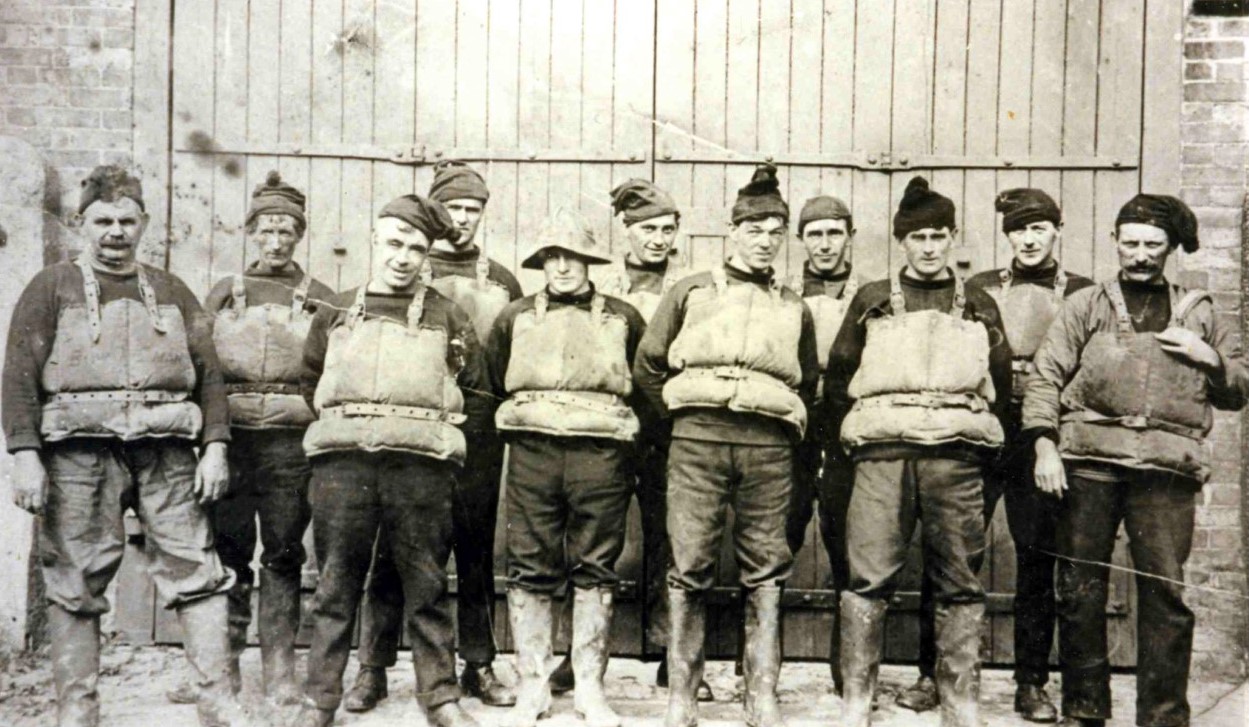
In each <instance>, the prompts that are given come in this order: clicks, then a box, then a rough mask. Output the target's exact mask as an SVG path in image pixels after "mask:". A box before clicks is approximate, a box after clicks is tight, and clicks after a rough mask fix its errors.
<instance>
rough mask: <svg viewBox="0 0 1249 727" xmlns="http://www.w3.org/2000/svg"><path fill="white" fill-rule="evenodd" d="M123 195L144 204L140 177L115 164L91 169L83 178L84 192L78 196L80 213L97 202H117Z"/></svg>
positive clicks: (142, 208)
mask: <svg viewBox="0 0 1249 727" xmlns="http://www.w3.org/2000/svg"><path fill="white" fill-rule="evenodd" d="M122 197H129V198H130V199H133V200H134V201H135V203H136V204H138V205H139V209H141V210H143V211H144V212H146V211H147V208H146V207H144V206H143V183H142V182H140V181H139V178H138V177H136V176H134V175H132V174H130V172H127V171H126V170H125V169H122V168H121V167H119V166H115V165H113V164H103V165H101V166H98V167H96V168H95V169H92V170H91V174H89V175H87V178H86V179H84V180H82V193H81V195H80V196H79V198H78V214H82V213H83V212H84V211H86V209H87V208H88V207H90V206H91V205H92V204H94V203H95V202H100V201H103V202H116V201H117V200H119V199H121V198H122Z"/></svg>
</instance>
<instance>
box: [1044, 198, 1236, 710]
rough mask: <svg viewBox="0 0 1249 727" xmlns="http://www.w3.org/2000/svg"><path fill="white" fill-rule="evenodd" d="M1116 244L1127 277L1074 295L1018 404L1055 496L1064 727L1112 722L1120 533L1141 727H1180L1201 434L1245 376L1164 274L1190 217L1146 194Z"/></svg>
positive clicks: (1213, 324)
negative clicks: (1128, 571) (1111, 624)
mask: <svg viewBox="0 0 1249 727" xmlns="http://www.w3.org/2000/svg"><path fill="white" fill-rule="evenodd" d="M1114 240H1115V246H1116V249H1117V251H1118V254H1119V267H1120V270H1119V274H1118V275H1117V276H1116V277H1115V278H1114V279H1113V280H1110V281H1107V282H1104V283H1101V284H1099V285H1096V286H1094V287H1090V288H1086V289H1084V290H1082V291H1080V292H1078V293H1076V294H1075V295H1073V296H1071V297H1070V298H1068V299H1067V303H1066V305H1065V306H1064V307H1063V310H1062V312H1061V313H1060V314H1059V316H1058V318H1057V319H1056V320H1055V321H1054V325H1053V326H1052V327H1051V328H1050V330H1049V333H1048V334H1047V335H1046V337H1045V340H1044V342H1043V343H1042V344H1041V347H1040V348H1039V349H1038V350H1037V353H1036V359H1035V364H1036V374H1035V375H1034V376H1033V377H1032V378H1030V379H1029V381H1028V388H1027V393H1026V394H1025V397H1024V403H1023V427H1024V430H1025V432H1027V433H1029V434H1031V435H1033V436H1035V437H1036V439H1035V450H1036V469H1035V477H1036V484H1037V487H1039V488H1040V489H1041V490H1043V491H1045V492H1047V493H1050V494H1051V495H1055V496H1059V497H1061V498H1062V506H1061V509H1060V512H1059V518H1058V535H1057V540H1058V550H1057V552H1058V554H1059V559H1058V587H1057V588H1058V621H1059V630H1058V645H1059V653H1060V656H1061V661H1062V669H1063V679H1062V691H1063V701H1062V711H1063V715H1064V717H1065V718H1066V719H1065V722H1064V723H1065V724H1070V725H1102V724H1104V723H1105V721H1106V720H1107V719H1109V718H1110V664H1109V661H1108V660H1107V644H1106V598H1107V580H1108V578H1109V571H1108V570H1107V569H1106V567H1105V566H1104V565H1102V564H1103V563H1109V562H1110V557H1111V553H1112V551H1113V549H1114V544H1115V534H1116V532H1117V531H1118V530H1119V524H1120V522H1123V523H1124V524H1125V525H1126V530H1127V532H1128V538H1129V547H1130V552H1131V554H1132V564H1133V566H1134V567H1135V568H1136V569H1137V571H1138V575H1137V576H1136V586H1137V598H1138V603H1139V610H1138V611H1137V645H1136V660H1137V661H1136V663H1137V677H1136V695H1137V697H1136V724H1138V725H1142V726H1143V727H1161V726H1162V725H1186V724H1188V721H1189V717H1190V715H1189V706H1188V698H1187V689H1188V667H1189V662H1190V659H1191V656H1192V645H1193V612H1192V611H1191V610H1189V608H1188V607H1187V606H1186V605H1185V604H1184V591H1183V589H1184V586H1183V585H1182V583H1183V581H1184V562H1185V561H1186V560H1188V554H1189V551H1190V549H1191V547H1192V542H1193V517H1194V508H1195V500H1196V497H1197V494H1198V493H1199V492H1200V491H1201V486H1202V484H1203V483H1204V482H1205V481H1206V479H1207V478H1208V477H1209V475H1210V459H1209V450H1208V449H1207V447H1206V444H1205V437H1206V435H1207V434H1209V432H1210V427H1211V425H1212V421H1213V415H1212V409H1221V410H1226V411H1234V410H1237V409H1240V408H1242V407H1243V406H1244V405H1245V401H1246V397H1249V373H1247V372H1246V370H1245V365H1244V362H1243V360H1242V358H1241V350H1240V346H1239V345H1238V344H1237V343H1236V342H1235V341H1234V337H1233V335H1232V334H1231V332H1230V331H1229V330H1227V328H1225V327H1224V326H1223V325H1222V324H1221V323H1220V319H1219V317H1218V316H1217V315H1216V311H1215V308H1214V303H1213V302H1212V301H1211V299H1210V296H1209V295H1207V294H1206V293H1204V292H1202V291H1199V290H1186V289H1184V288H1183V287H1181V286H1179V285H1176V284H1174V283H1171V282H1169V281H1168V280H1167V279H1166V276H1165V274H1164V266H1165V264H1166V261H1167V258H1168V257H1170V256H1171V254H1172V252H1173V251H1174V250H1175V249H1176V248H1177V247H1180V248H1183V249H1184V251H1185V252H1189V253H1191V252H1194V251H1195V250H1196V249H1197V246H1198V238H1197V219H1196V218H1195V217H1194V216H1193V213H1192V211H1191V210H1189V209H1188V206H1187V205H1185V204H1184V203H1183V202H1181V201H1180V200H1178V199H1176V198H1174V197H1168V196H1163V195H1153V194H1139V195H1137V196H1136V197H1134V198H1132V199H1131V200H1130V201H1129V202H1128V203H1127V204H1125V205H1124V206H1123V208H1122V209H1120V210H1119V215H1118V217H1117V218H1116V220H1115V232H1114ZM1055 440H1057V441H1055Z"/></svg>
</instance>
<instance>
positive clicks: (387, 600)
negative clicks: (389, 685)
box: [357, 432, 503, 668]
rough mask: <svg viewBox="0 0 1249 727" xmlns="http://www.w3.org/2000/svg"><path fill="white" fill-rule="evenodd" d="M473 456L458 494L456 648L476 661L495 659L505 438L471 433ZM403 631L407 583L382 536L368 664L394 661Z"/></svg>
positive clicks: (365, 608) (368, 617)
mask: <svg viewBox="0 0 1249 727" xmlns="http://www.w3.org/2000/svg"><path fill="white" fill-rule="evenodd" d="M467 440H468V458H467V460H466V461H465V464H464V467H463V468H462V469H461V470H460V471H459V472H457V473H456V476H455V493H454V494H453V496H452V506H453V509H452V512H451V521H452V548H453V550H454V552H455V575H456V612H455V621H456V634H457V637H458V639H457V642H456V648H457V650H458V651H459V654H460V657H461V658H463V659H464V660H465V661H467V662H469V663H473V664H489V663H491V662H493V661H494V657H495V654H496V653H498V647H497V645H496V644H495V640H494V598H495V590H494V531H495V524H496V522H497V520H498V512H499V479H500V477H501V476H502V474H503V440H502V439H500V437H499V436H498V434H496V433H494V432H469V433H468V434H467ZM402 630H403V586H402V584H401V583H400V580H399V572H398V570H397V568H396V567H395V560H394V556H393V555H392V554H391V550H390V543H389V541H388V540H387V538H386V537H385V535H384V534H381V535H379V537H378V540H377V549H376V555H375V557H374V559H373V566H372V569H371V571H370V573H369V578H368V581H367V583H366V586H365V592H364V600H363V601H362V602H361V604H360V648H359V651H358V653H357V657H358V658H359V660H360V663H361V664H363V665H364V666H371V667H380V668H384V667H388V666H393V665H394V663H395V661H396V659H397V657H398V651H399V636H400V632H401V631H402Z"/></svg>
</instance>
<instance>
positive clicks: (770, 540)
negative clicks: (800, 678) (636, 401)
mask: <svg viewBox="0 0 1249 727" xmlns="http://www.w3.org/2000/svg"><path fill="white" fill-rule="evenodd" d="M788 221H789V207H788V205H786V204H785V200H784V199H782V198H781V193H780V189H779V184H778V182H777V179H776V167H774V166H772V165H767V166H763V167H760V168H758V169H757V170H756V171H755V173H754V176H753V178H752V179H751V181H750V183H749V184H747V185H746V186H745V187H742V189H741V190H739V192H738V196H737V201H736V202H735V203H734V205H733V210H732V223H731V225H730V226H729V243H730V248H731V250H732V254H731V255H730V257H729V259H728V260H726V261H725V262H724V264H723V265H721V266H717V267H715V268H712V269H711V270H710V271H708V272H703V273H697V274H695V275H691V276H689V277H687V278H685V279H683V280H681V281H680V282H679V283H677V284H676V286H674V287H673V288H672V289H671V290H669V291H668V292H667V293H666V294H665V295H664V298H663V300H661V301H660V303H659V308H658V310H657V311H656V312H655V316H654V318H653V319H652V320H651V324H650V327H649V328H648V329H647V331H646V336H645V337H644V338H643V339H642V344H641V348H640V349H639V350H638V357H637V361H636V362H635V364H634V367H633V377H634V380H635V381H636V382H637V384H638V386H639V388H640V389H641V390H642V391H643V392H644V393H645V394H646V395H647V397H648V398H649V399H650V400H651V402H652V403H653V405H654V406H655V407H656V408H657V409H658V411H660V412H661V413H662V415H663V416H664V417H665V418H671V419H672V446H671V449H670V450H669V453H668V532H669V534H670V536H671V540H672V549H673V553H672V559H673V565H672V569H671V570H670V571H669V573H668V587H669V597H670V613H671V626H670V630H671V636H670V638H669V642H668V680H669V691H668V713H667V717H666V719H665V723H664V724H665V725H667V727H689V726H690V725H695V724H697V723H698V704H697V701H696V690H697V687H698V685H699V683H700V682H701V681H702V673H703V653H704V652H703V638H704V630H705V624H706V608H707V604H706V597H707V592H708V591H710V590H711V588H712V586H714V585H715V573H716V557H717V556H718V555H719V552H720V542H721V538H722V536H723V534H724V524H725V508H726V506H728V505H729V504H732V507H733V511H734V516H735V518H736V521H735V522H736V524H735V528H734V534H733V535H734V537H733V540H734V547H735V550H736V556H737V565H738V569H739V573H740V578H741V583H742V586H743V587H744V589H745V591H746V613H745V649H744V651H745V654H744V660H743V666H744V675H745V695H744V702H745V711H746V722H747V724H749V725H752V727H775V726H776V725H780V724H782V719H781V714H780V705H779V702H778V700H777V696H776V682H777V677H778V675H779V673H780V666H781V651H780V606H781V586H782V585H783V584H784V583H785V579H786V578H788V577H789V573H790V569H791V567H792V564H793V556H792V554H791V553H790V550H789V545H788V543H786V541H785V518H786V513H787V511H788V509H789V500H790V486H791V485H790V481H791V479H792V477H793V468H794V461H793V460H794V456H793V452H794V445H795V444H797V443H798V442H800V441H802V439H803V435H804V434H805V431H806V426H807V411H808V407H809V406H810V404H811V403H812V400H813V399H814V397H815V389H816V385H817V382H818V379H819V357H818V354H817V353H816V350H815V349H816V334H815V324H814V323H813V321H812V319H811V312H810V311H809V310H808V309H807V307H806V305H805V304H803V302H802V299H801V298H800V297H799V296H798V294H796V293H794V292H793V291H791V290H789V289H788V288H786V287H785V286H783V285H782V284H781V281H780V280H778V279H777V277H776V275H775V270H774V269H773V268H772V261H773V260H775V259H776V256H777V254H778V253H779V252H780V251H781V250H782V249H783V248H784V246H785V240H786V237H787V234H788V229H787V227H788ZM678 533H679V534H680V536H679V537H678V536H677V534H678Z"/></svg>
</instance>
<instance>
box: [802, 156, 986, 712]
mask: <svg viewBox="0 0 1249 727" xmlns="http://www.w3.org/2000/svg"><path fill="white" fill-rule="evenodd" d="M956 232H957V230H956V223H955V210H954V203H953V202H952V201H950V200H949V199H948V198H946V197H944V196H942V195H941V194H939V193H937V192H935V191H932V190H931V189H929V187H928V182H927V180H925V179H924V178H923V177H915V178H914V179H912V180H911V182H910V183H909V184H908V185H907V187H906V191H905V192H904V194H903V196H902V201H901V202H900V203H899V206H898V211H897V213H896V214H895V215H894V218H893V235H894V238H895V239H896V240H897V242H898V246H899V248H900V251H901V253H902V255H903V257H904V259H905V265H899V266H898V268H900V269H898V268H895V269H894V271H892V273H891V275H890V277H889V279H887V280H880V281H876V282H873V283H869V284H867V285H865V286H863V287H862V288H860V289H859V292H858V294H857V295H855V297H854V300H853V301H851V303H850V310H849V311H848V312H847V313H846V317H845V324H844V325H842V327H841V331H840V332H839V333H838V334H837V338H836V340H835V341H834V343H833V348H832V350H831V352H830V353H829V357H828V371H827V373H826V375H825V379H824V398H825V400H826V401H827V403H828V405H829V406H830V407H831V408H832V410H833V411H834V412H838V413H839V414H837V415H836V416H840V413H842V412H844V418H843V420H842V425H841V432H840V438H841V443H842V444H843V445H844V446H845V447H846V450H847V452H849V454H850V456H851V458H852V460H853V462H854V467H855V476H854V491H853V494H852V495H851V496H850V507H849V510H848V512H847V514H846V549H847V552H848V557H849V565H850V586H849V589H848V590H847V591H845V592H843V593H842V596H841V637H842V652H841V669H842V677H843V679H844V685H843V699H844V700H845V707H844V709H843V717H842V721H843V723H844V724H845V725H847V726H848V727H865V726H866V725H867V724H869V723H870V719H871V709H872V706H871V705H872V693H873V692H874V691H875V688H876V675H877V671H878V669H879V666H880V660H881V651H882V648H883V646H884V639H883V637H884V624H885V610H886V608H887V606H888V603H889V598H890V597H891V596H892V595H893V593H894V591H895V590H896V588H897V585H898V576H899V574H900V573H901V571H902V567H903V565H904V564H905V560H906V553H907V549H908V545H909V543H910V541H911V535H912V533H913V532H914V530H915V527H916V523H917V520H919V521H922V527H923V530H922V535H923V547H924V556H925V557H924V560H925V568H924V570H925V572H926V573H928V575H929V576H930V577H931V578H932V580H933V584H934V586H935V590H936V596H935V598H936V601H937V607H936V629H935V630H936V644H937V669H936V681H937V690H938V693H939V694H940V699H941V723H942V725H944V726H945V727H972V726H973V725H978V724H979V721H978V720H979V706H978V697H979V685H980V653H979V649H980V632H981V628H982V622H983V618H984V590H983V588H982V587H981V585H980V579H979V578H978V577H977V575H976V573H977V571H978V570H979V569H980V562H981V560H982V558H983V555H984V548H985V533H984V524H983V513H984V500H983V492H982V488H983V481H982V469H983V468H984V466H985V465H987V464H988V463H990V462H991V461H992V460H993V458H994V457H995V456H996V454H997V451H998V449H999V448H1000V447H1001V446H1002V441H1003V430H1002V422H1003V421H1005V419H1006V417H1007V411H1008V406H1009V402H1010V390H1011V389H1010V386H1011V359H1010V345H1009V344H1008V343H1007V338H1006V332H1005V331H1004V330H1003V327H1002V321H1001V317H1000V314H999V312H998V308H997V305H996V304H995V303H994V301H993V298H992V297H990V296H989V295H988V294H987V293H985V292H984V291H983V290H980V289H979V288H975V287H971V286H967V287H964V285H963V281H962V280H961V279H960V278H958V277H957V276H956V275H955V274H954V272H953V271H952V270H951V269H950V268H949V267H948V265H947V263H948V260H949V254H950V248H951V246H952V244H953V242H954V236H955V234H956ZM830 434H831V433H830Z"/></svg>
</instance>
